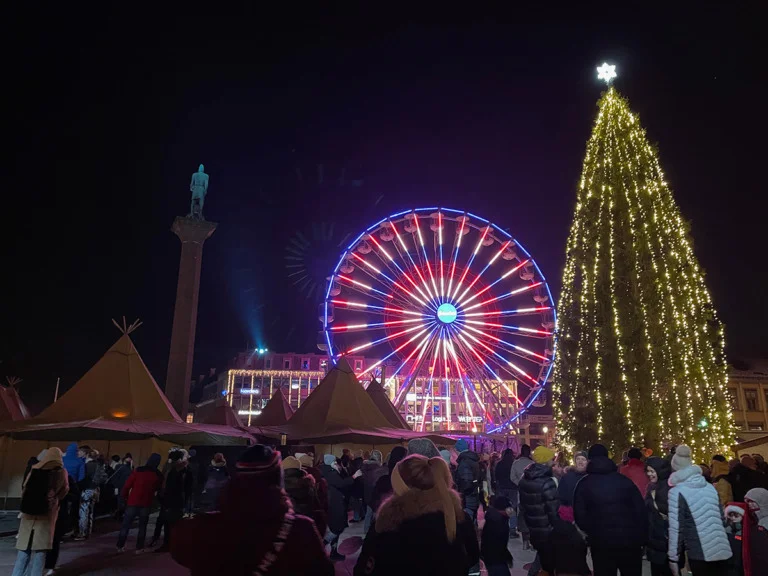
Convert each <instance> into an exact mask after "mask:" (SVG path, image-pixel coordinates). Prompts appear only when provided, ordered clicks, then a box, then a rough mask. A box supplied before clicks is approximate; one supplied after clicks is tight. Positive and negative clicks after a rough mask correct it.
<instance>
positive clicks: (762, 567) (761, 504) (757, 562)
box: [744, 488, 768, 576]
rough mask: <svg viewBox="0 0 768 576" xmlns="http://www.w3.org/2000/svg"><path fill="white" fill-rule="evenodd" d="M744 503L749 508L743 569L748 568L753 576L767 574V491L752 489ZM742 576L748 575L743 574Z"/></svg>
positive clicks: (746, 575)
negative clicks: (746, 554)
mask: <svg viewBox="0 0 768 576" xmlns="http://www.w3.org/2000/svg"><path fill="white" fill-rule="evenodd" d="M744 501H745V503H746V505H747V507H748V508H749V539H748V542H749V550H748V561H747V558H744V567H745V569H746V568H747V567H749V569H750V570H751V573H752V575H753V576H758V575H759V574H767V573H768V490H766V489H765V488H752V490H750V491H749V492H747V493H746V494H745V496H744ZM745 520H746V519H745ZM744 576H750V575H749V574H746V573H745V575H744Z"/></svg>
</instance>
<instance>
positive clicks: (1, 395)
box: [0, 386, 29, 422]
mask: <svg viewBox="0 0 768 576" xmlns="http://www.w3.org/2000/svg"><path fill="white" fill-rule="evenodd" d="M27 418H29V410H27V407H26V406H25V405H24V402H22V400H21V397H20V396H19V391H18V390H17V389H16V387H15V386H8V387H7V388H6V387H5V386H0V422H18V421H19V420H26V419H27Z"/></svg>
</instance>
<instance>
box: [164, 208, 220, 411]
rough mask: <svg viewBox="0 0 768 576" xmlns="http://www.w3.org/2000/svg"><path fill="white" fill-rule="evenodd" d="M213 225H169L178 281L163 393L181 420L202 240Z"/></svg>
mask: <svg viewBox="0 0 768 576" xmlns="http://www.w3.org/2000/svg"><path fill="white" fill-rule="evenodd" d="M216 226H217V225H216V224H215V223H214V222H206V221H205V220H196V219H193V218H188V217H186V216H177V217H176V220H174V221H173V227H172V228H171V230H173V232H174V233H175V234H176V236H178V237H179V240H181V260H180V261H179V282H178V285H177V286H176V307H175V309H174V311H173V331H172V332H171V352H170V355H169V357H168V375H167V376H166V379H165V395H166V396H167V397H168V400H169V401H170V402H171V404H172V405H173V407H174V408H175V409H176V412H178V413H179V416H181V419H182V420H186V418H187V410H188V405H189V385H190V382H191V379H192V359H193V357H194V351H195V329H196V327H197V300H198V297H199V293H200V268H201V265H202V262H203V243H204V242H205V241H206V240H207V239H208V238H210V237H211V235H212V234H213V232H214V230H216Z"/></svg>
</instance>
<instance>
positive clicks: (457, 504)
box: [376, 488, 464, 533]
mask: <svg viewBox="0 0 768 576" xmlns="http://www.w3.org/2000/svg"><path fill="white" fill-rule="evenodd" d="M449 494H450V495H451V500H452V502H453V509H454V512H455V513H456V524H459V523H461V522H462V521H463V520H464V511H463V510H462V508H461V499H460V498H459V495H458V494H457V493H456V492H454V491H453V490H450V491H449ZM442 511H443V501H442V500H441V498H440V493H439V492H438V491H437V490H436V489H434V488H432V489H430V490H415V489H412V490H408V492H406V493H405V494H403V495H401V496H392V497H391V498H389V499H388V500H385V501H384V503H383V504H382V505H381V508H379V512H378V514H377V516H376V532H378V533H382V532H395V531H396V530H397V529H398V528H399V527H400V525H401V524H402V523H403V522H406V521H407V520H413V519H415V518H419V517H421V516H425V515H427V514H434V513H435V512H442Z"/></svg>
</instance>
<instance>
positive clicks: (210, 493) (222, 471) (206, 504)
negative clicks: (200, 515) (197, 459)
mask: <svg viewBox="0 0 768 576" xmlns="http://www.w3.org/2000/svg"><path fill="white" fill-rule="evenodd" d="M207 474H208V477H207V478H206V480H205V485H204V486H203V493H202V494H201V498H200V506H201V507H202V508H203V509H204V510H207V511H209V512H212V511H214V510H218V509H219V500H220V499H221V494H222V493H223V492H224V490H225V489H226V487H227V485H228V484H229V470H227V460H226V458H224V454H222V453H221V452H217V453H216V454H214V455H213V459H212V460H211V464H210V466H208V473H207Z"/></svg>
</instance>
